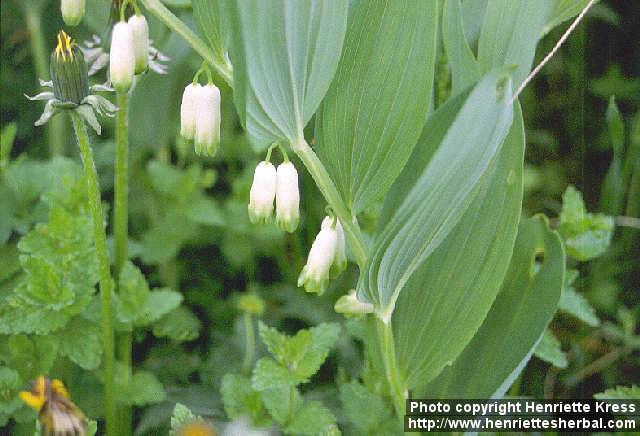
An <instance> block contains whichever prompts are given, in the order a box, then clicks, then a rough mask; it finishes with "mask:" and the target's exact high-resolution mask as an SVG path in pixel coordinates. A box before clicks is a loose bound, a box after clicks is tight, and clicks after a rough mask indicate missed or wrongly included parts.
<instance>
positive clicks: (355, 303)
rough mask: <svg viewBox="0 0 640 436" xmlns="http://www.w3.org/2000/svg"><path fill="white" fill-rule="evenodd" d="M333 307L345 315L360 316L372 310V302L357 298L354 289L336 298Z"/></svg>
mask: <svg viewBox="0 0 640 436" xmlns="http://www.w3.org/2000/svg"><path fill="white" fill-rule="evenodd" d="M333 308H334V310H335V311H336V312H337V313H342V314H343V315H344V316H346V317H350V316H361V315H364V314H367V313H372V312H373V304H371V303H363V302H362V301H360V300H358V297H357V296H356V290H355V289H352V290H350V291H349V293H348V294H347V295H343V296H342V297H340V298H338V301H336V304H335V305H334V306H333Z"/></svg>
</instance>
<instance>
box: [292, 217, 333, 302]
mask: <svg viewBox="0 0 640 436" xmlns="http://www.w3.org/2000/svg"><path fill="white" fill-rule="evenodd" d="M337 245H338V232H337V231H336V229H335V227H333V226H325V227H324V228H322V229H321V230H320V233H318V235H317V236H316V239H315V240H314V241H313V244H312V245H311V250H310V251H309V257H308V258H307V264H306V265H305V266H304V268H303V269H302V272H301V273H300V276H299V277H298V286H304V289H305V290H306V291H307V292H315V293H317V294H318V295H322V294H323V293H324V292H325V291H326V290H327V284H328V283H329V274H330V271H331V265H332V264H333V261H334V259H335V255H336V247H337Z"/></svg>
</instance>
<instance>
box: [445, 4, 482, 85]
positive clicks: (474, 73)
mask: <svg viewBox="0 0 640 436" xmlns="http://www.w3.org/2000/svg"><path fill="white" fill-rule="evenodd" d="M460 2H461V0H446V2H445V4H444V9H443V11H442V42H443V44H444V48H445V50H446V52H447V60H448V61H449V66H450V67H451V81H452V90H451V92H452V93H453V94H454V95H457V94H459V93H460V92H462V91H463V90H464V89H465V88H467V87H468V86H471V85H472V84H474V83H475V82H476V81H477V80H478V78H479V77H480V68H479V66H478V62H477V61H476V58H475V55H474V54H473V51H471V47H470V46H469V42H468V40H467V36H466V34H465V28H464V19H463V11H462V7H461V3H460ZM467 3H468V2H467ZM474 3H478V2H474Z"/></svg>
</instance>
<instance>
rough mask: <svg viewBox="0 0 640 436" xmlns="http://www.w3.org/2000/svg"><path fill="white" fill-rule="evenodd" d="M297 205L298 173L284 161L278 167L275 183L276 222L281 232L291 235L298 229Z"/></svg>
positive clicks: (298, 200) (298, 201)
mask: <svg viewBox="0 0 640 436" xmlns="http://www.w3.org/2000/svg"><path fill="white" fill-rule="evenodd" d="M299 205H300V192H299V191H298V172H297V171H296V167H294V166H293V164H292V163H291V162H290V161H286V162H283V163H281V164H280V165H278V170H277V183H276V222H277V223H278V225H279V226H280V228H281V229H282V230H285V231H287V232H289V233H291V232H293V231H294V230H295V229H296V227H298V221H299V220H300V210H299Z"/></svg>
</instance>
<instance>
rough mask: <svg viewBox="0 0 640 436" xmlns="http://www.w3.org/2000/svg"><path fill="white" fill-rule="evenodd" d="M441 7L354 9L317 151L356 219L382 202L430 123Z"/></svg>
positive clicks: (386, 3) (416, 3)
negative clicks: (357, 215)
mask: <svg viewBox="0 0 640 436" xmlns="http://www.w3.org/2000/svg"><path fill="white" fill-rule="evenodd" d="M437 16H438V12H437V2H435V1H428V2H424V1H421V0H408V1H392V0H379V1H362V2H356V3H354V4H353V7H352V10H351V12H350V15H349V26H348V30H347V35H346V37H345V44H344V50H343V55H342V58H341V59H340V63H339V64H338V70H337V72H336V77H335V79H334V80H333V82H332V84H331V88H330V89H329V92H328V93H327V96H326V97H325V99H324V101H323V103H322V106H321V109H320V111H319V112H318V116H317V119H316V132H315V133H316V139H317V141H318V146H317V151H318V155H319V157H320V159H321V160H322V162H323V163H324V164H325V166H326V168H327V171H328V172H329V174H330V175H331V178H332V179H333V180H334V182H335V183H336V185H337V187H338V189H339V191H340V192H341V194H342V196H343V198H344V199H345V201H346V203H347V206H349V207H350V208H351V210H352V212H353V214H354V215H355V214H357V213H358V212H360V211H362V210H363V209H365V208H367V207H368V206H371V204H372V203H374V202H375V201H376V200H379V199H381V198H383V196H384V194H385V192H386V191H387V190H388V188H389V187H390V186H391V184H392V183H393V180H394V179H395V178H396V176H397V175H398V174H399V173H400V171H401V170H402V167H403V165H404V163H405V162H406V161H407V159H408V158H409V156H410V155H411V151H412V150H413V147H414V145H415V143H416V141H417V139H418V136H419V135H420V131H421V130H422V126H423V125H424V122H425V119H426V114H427V109H428V108H429V102H430V96H431V91H432V88H433V71H434V63H435V53H436V36H437V28H438V24H437Z"/></svg>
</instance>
